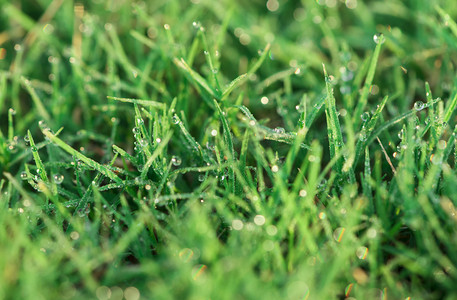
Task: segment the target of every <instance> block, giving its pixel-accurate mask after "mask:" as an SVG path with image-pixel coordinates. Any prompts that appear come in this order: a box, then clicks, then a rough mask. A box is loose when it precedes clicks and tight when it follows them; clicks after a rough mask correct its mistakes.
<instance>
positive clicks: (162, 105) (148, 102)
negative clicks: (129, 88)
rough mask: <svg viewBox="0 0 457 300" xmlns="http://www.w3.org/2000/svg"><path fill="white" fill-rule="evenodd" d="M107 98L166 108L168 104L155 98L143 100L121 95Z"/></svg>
mask: <svg viewBox="0 0 457 300" xmlns="http://www.w3.org/2000/svg"><path fill="white" fill-rule="evenodd" d="M106 98H108V99H111V100H116V101H120V102H126V103H134V104H139V105H143V106H150V107H157V108H164V107H165V106H166V105H165V103H160V102H157V101H154V100H143V99H131V98H121V97H112V96H106Z"/></svg>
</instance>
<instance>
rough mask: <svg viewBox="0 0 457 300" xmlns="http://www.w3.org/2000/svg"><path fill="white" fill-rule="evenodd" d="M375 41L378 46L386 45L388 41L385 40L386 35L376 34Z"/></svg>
mask: <svg viewBox="0 0 457 300" xmlns="http://www.w3.org/2000/svg"><path fill="white" fill-rule="evenodd" d="M373 41H374V42H375V43H376V44H384V42H385V41H386V39H385V38H384V35H383V34H375V35H374V36H373Z"/></svg>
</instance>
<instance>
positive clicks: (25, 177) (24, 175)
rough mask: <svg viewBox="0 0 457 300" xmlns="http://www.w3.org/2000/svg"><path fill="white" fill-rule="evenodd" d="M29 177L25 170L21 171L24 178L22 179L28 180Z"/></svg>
mask: <svg viewBox="0 0 457 300" xmlns="http://www.w3.org/2000/svg"><path fill="white" fill-rule="evenodd" d="M27 177H28V176H27V173H26V172H25V171H24V172H22V173H21V179H22V180H26V179H27Z"/></svg>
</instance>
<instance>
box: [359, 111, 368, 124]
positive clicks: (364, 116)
mask: <svg viewBox="0 0 457 300" xmlns="http://www.w3.org/2000/svg"><path fill="white" fill-rule="evenodd" d="M360 119H362V121H363V122H366V121H368V120H369V119H370V113H369V112H367V111H366V112H364V113H363V114H361V115H360Z"/></svg>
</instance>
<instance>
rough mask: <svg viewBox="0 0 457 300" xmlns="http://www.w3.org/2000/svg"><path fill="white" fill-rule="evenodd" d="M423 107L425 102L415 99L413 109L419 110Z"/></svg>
mask: <svg viewBox="0 0 457 300" xmlns="http://www.w3.org/2000/svg"><path fill="white" fill-rule="evenodd" d="M424 107H425V104H424V102H422V101H416V103H414V109H415V110H417V111H421V110H422V109H424Z"/></svg>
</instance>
